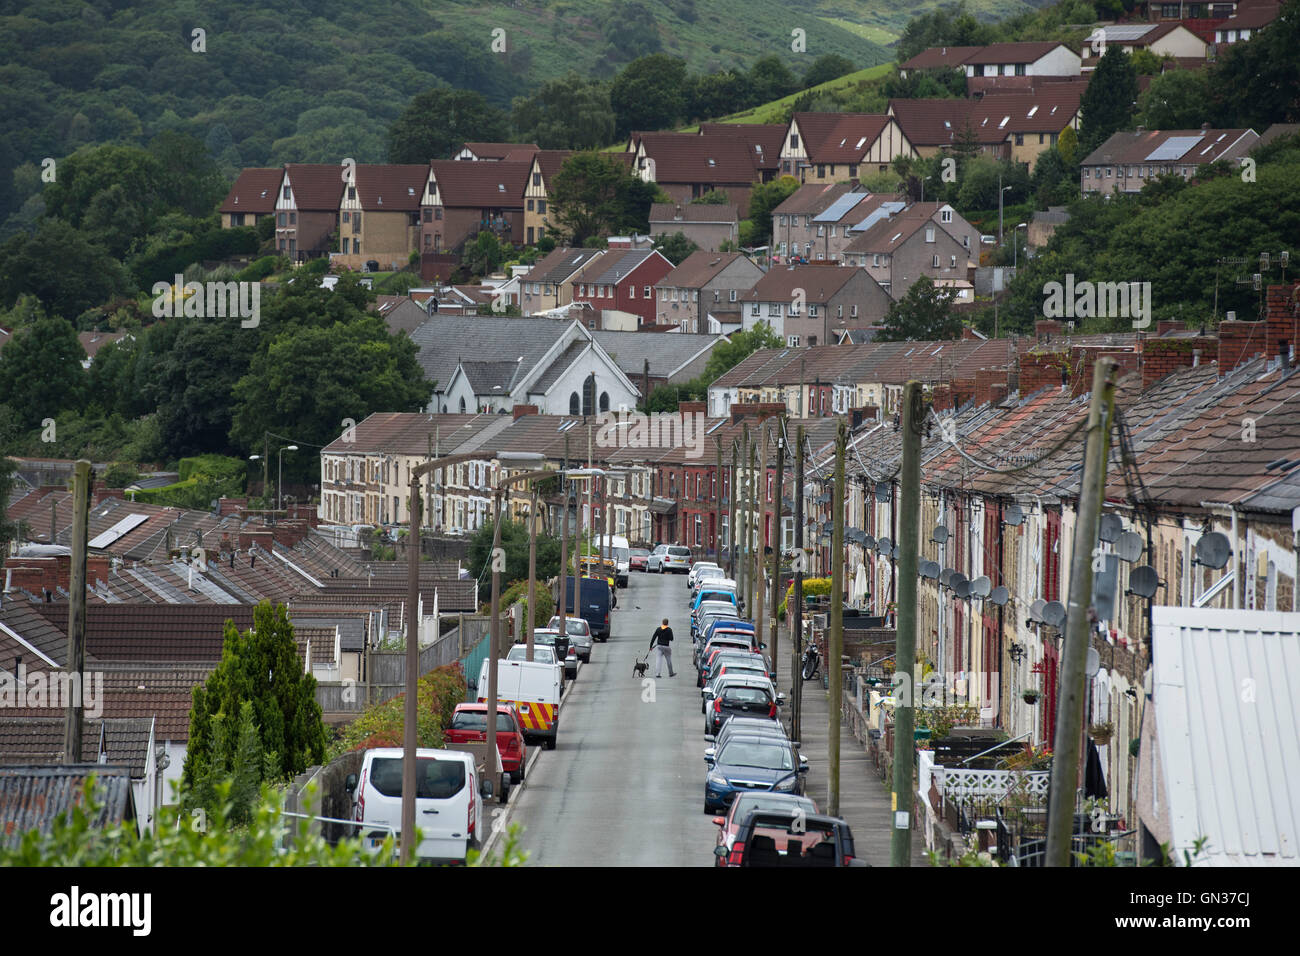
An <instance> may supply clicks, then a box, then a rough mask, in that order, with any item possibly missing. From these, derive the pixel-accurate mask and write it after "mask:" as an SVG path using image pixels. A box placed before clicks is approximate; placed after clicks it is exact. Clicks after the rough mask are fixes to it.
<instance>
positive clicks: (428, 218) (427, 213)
mask: <svg viewBox="0 0 1300 956" xmlns="http://www.w3.org/2000/svg"><path fill="white" fill-rule="evenodd" d="M423 212H424V221H425V222H432V221H433V210H432V209H430V208H428V207H427V206H426V207H425V208H424V210H423Z"/></svg>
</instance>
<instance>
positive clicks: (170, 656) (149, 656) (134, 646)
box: [35, 604, 253, 661]
mask: <svg viewBox="0 0 1300 956" xmlns="http://www.w3.org/2000/svg"><path fill="white" fill-rule="evenodd" d="M35 606H36V608H37V609H38V610H39V612H40V613H41V614H42V615H44V616H45V617H46V618H48V619H49V621H50V622H51V623H52V624H53V625H54V626H55V627H58V628H60V629H65V628H66V627H67V625H68V605H67V604H40V605H35ZM228 620H232V621H233V622H234V624H235V627H237V628H238V629H239V631H240V632H241V633H242V632H244V631H247V630H248V629H249V628H251V627H252V626H253V608H252V607H251V606H249V605H238V604H236V605H229V604H227V605H222V604H87V605H86V652H87V653H88V654H93V655H94V656H95V657H96V658H99V659H100V660H105V661H219V660H221V648H222V642H223V640H224V634H225V625H226V621H228Z"/></svg>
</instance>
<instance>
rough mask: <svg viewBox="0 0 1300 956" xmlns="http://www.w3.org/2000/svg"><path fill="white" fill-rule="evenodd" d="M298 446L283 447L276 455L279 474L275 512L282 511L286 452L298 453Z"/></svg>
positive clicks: (276, 480) (276, 483)
mask: <svg viewBox="0 0 1300 956" xmlns="http://www.w3.org/2000/svg"><path fill="white" fill-rule="evenodd" d="M297 450H298V446H297V445H281V446H280V450H279V451H278V452H277V453H276V458H278V459H279V462H280V463H279V472H278V475H277V477H276V479H275V510H276V511H279V510H280V492H281V491H282V490H283V489H284V453H285V452H286V451H297Z"/></svg>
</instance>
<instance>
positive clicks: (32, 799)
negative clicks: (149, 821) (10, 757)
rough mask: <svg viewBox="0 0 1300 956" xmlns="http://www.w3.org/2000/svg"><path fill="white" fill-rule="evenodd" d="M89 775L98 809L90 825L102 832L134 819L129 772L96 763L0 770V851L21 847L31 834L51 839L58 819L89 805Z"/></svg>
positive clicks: (124, 768) (2, 768)
mask: <svg viewBox="0 0 1300 956" xmlns="http://www.w3.org/2000/svg"><path fill="white" fill-rule="evenodd" d="M91 775H94V778H95V791H94V792H95V801H96V802H97V803H98V805H99V809H98V811H97V812H96V813H95V816H94V819H93V820H92V822H91V825H92V826H93V827H95V828H97V829H98V828H102V827H105V826H108V825H110V824H114V823H121V822H122V821H124V820H130V819H133V818H134V816H135V811H134V804H133V803H132V799H131V774H130V771H129V770H128V769H127V768H126V767H114V766H108V765H105V764H93V763H92V764H73V765H70V766H64V767H0V846H3V847H5V848H13V847H17V846H18V845H19V844H20V843H22V839H23V837H24V836H25V835H26V834H27V833H28V832H29V831H31V830H39V831H40V832H41V833H46V834H48V833H49V832H50V828H51V826H52V825H53V823H54V821H55V819H56V818H57V817H58V816H59V814H61V813H64V812H66V811H67V810H68V809H70V808H71V807H74V806H77V805H80V804H83V803H85V800H86V795H85V794H86V784H87V782H88V781H89V779H90V777H91Z"/></svg>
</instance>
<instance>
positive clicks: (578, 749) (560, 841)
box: [511, 572, 717, 866]
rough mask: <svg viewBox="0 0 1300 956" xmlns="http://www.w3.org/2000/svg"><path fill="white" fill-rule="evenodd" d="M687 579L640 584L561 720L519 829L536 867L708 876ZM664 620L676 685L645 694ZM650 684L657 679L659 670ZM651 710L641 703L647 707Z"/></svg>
mask: <svg viewBox="0 0 1300 956" xmlns="http://www.w3.org/2000/svg"><path fill="white" fill-rule="evenodd" d="M686 600H687V590H686V578H685V575H680V574H667V575H658V574H641V573H638V572H634V573H633V574H632V577H631V583H630V586H629V587H628V588H626V589H625V590H621V591H619V595H618V609H617V610H615V611H614V618H613V631H612V634H611V636H610V639H609V641H608V642H607V643H604V644H596V646H595V647H594V648H593V650H592V655H591V663H590V664H585V665H583V668H582V670H581V672H580V673H579V675H578V682H577V684H576V685H575V686H574V688H573V691H572V693H571V694H570V695H569V698H568V700H567V701H566V703H565V704H564V709H563V711H562V713H561V715H560V736H559V742H558V744H557V746H556V748H555V750H551V751H546V752H545V753H543V754H542V756H541V759H540V760H538V761H537V763H536V765H535V766H534V769H533V770H532V771H531V772H530V773H529V776H528V786H527V788H526V789H525V790H524V792H523V793H521V794H520V797H519V803H518V805H517V806H516V808H515V810H514V813H513V814H512V817H511V819H512V821H514V822H518V823H520V824H522V825H523V826H524V827H525V828H526V831H525V833H524V834H523V837H522V843H523V847H524V848H525V849H527V850H528V851H529V852H530V854H531V856H530V858H529V864H530V865H535V866H711V865H712V864H713V856H712V850H713V843H714V837H715V834H716V832H717V829H716V827H714V825H713V823H712V822H711V820H712V817H711V816H706V815H705V814H704V812H703V811H704V776H705V771H706V769H707V767H706V766H705V763H704V749H705V747H707V746H708V742H707V741H705V739H704V723H703V721H704V718H703V717H701V716H700V698H699V690H698V689H697V688H696V686H695V669H694V667H692V666H691V656H690V618H689V614H688V612H687V609H686ZM664 617H667V618H669V620H670V622H671V624H672V628H673V633H674V635H675V638H676V639H675V640H674V641H673V663H674V665H675V666H676V668H677V677H675V678H672V679H669V677H668V675H667V673H665V674H664V676H663V679H662V680H658V681H654V682H653V683H652V684H650V685H648V686H643V684H642V682H641V681H640V680H638V679H636V678H634V677H633V676H632V665H633V663H634V662H635V661H636V659H637V658H638V657H640V656H643V655H644V654H645V652H646V649H647V648H648V646H649V644H650V634H651V633H652V632H653V631H654V629H655V627H657V626H658V624H659V621H660V620H661V619H662V618H664ZM647 673H648V674H649V675H650V676H651V677H653V675H654V658H653V657H651V658H650V667H649V670H648V671H647ZM651 690H653V700H652V701H643V699H642V697H643V695H644V696H647V697H648V696H650V691H651Z"/></svg>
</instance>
